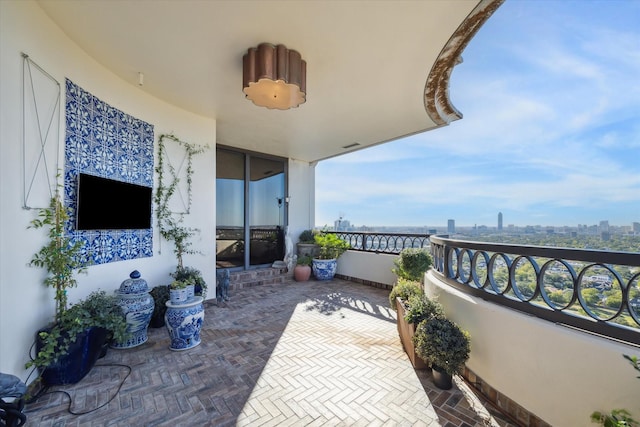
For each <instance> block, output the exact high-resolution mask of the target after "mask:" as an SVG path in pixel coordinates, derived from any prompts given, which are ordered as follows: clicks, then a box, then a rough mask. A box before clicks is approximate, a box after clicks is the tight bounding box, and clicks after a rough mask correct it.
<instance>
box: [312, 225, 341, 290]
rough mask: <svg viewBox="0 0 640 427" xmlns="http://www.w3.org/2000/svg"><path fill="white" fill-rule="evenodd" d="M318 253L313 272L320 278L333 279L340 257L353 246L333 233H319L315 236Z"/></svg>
mask: <svg viewBox="0 0 640 427" xmlns="http://www.w3.org/2000/svg"><path fill="white" fill-rule="evenodd" d="M314 239H315V242H316V245H318V254H317V255H316V256H315V257H314V258H313V261H312V268H313V274H314V275H315V276H316V278H317V279H318V280H331V279H333V276H335V274H336V269H337V267H338V258H339V257H340V255H342V254H343V253H344V252H346V251H347V250H348V249H349V248H350V247H351V246H350V245H349V243H348V242H345V241H344V240H342V239H341V238H339V237H338V236H337V235H335V234H333V233H325V232H323V233H318V234H316V235H315V237H314Z"/></svg>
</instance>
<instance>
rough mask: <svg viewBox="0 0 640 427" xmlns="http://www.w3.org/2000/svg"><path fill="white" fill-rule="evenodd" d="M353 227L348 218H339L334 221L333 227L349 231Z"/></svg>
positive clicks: (336, 229) (337, 229)
mask: <svg viewBox="0 0 640 427" xmlns="http://www.w3.org/2000/svg"><path fill="white" fill-rule="evenodd" d="M350 228H351V222H350V221H349V220H347V219H342V217H341V218H339V219H337V220H335V221H334V222H333V229H334V230H335V231H347V230H349V229H350Z"/></svg>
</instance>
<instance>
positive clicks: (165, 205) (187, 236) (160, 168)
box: [154, 134, 205, 268]
mask: <svg viewBox="0 0 640 427" xmlns="http://www.w3.org/2000/svg"><path fill="white" fill-rule="evenodd" d="M165 139H169V140H172V141H175V142H177V143H178V144H180V145H181V146H182V147H184V149H185V151H186V152H187V168H186V179H187V206H186V208H187V211H186V212H184V213H173V212H171V210H170V209H169V201H170V200H171V198H172V196H173V195H174V194H175V192H176V190H177V189H178V184H179V183H180V178H179V177H178V174H177V172H176V170H175V168H174V167H173V165H171V163H168V162H165V158H164V156H165V154H164V152H165V146H164V140H165ZM204 150H205V148H204V147H196V146H194V145H191V144H189V143H186V142H184V141H181V140H179V139H178V138H176V137H175V136H174V135H170V134H169V135H160V137H159V138H158V164H157V166H156V168H155V171H156V173H157V174H158V187H157V188H156V192H155V196H154V202H155V204H156V218H157V219H158V230H159V231H160V235H161V236H162V237H163V238H164V239H165V240H167V241H169V242H173V245H174V249H173V252H174V254H175V255H176V258H177V260H178V268H182V266H183V263H182V257H183V256H184V255H185V254H195V253H198V251H195V250H193V249H191V245H192V242H191V238H192V237H193V236H194V235H195V234H196V233H197V232H198V231H199V230H198V229H196V228H190V227H185V226H184V225H182V221H183V219H184V215H185V214H188V213H189V210H190V209H191V181H192V177H193V163H192V158H193V156H194V155H196V154H200V153H203V152H204ZM165 164H166V167H167V168H168V170H169V174H170V175H171V177H170V178H171V179H170V182H169V183H168V184H166V183H165V175H164V173H165Z"/></svg>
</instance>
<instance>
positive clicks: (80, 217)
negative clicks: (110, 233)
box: [76, 173, 151, 230]
mask: <svg viewBox="0 0 640 427" xmlns="http://www.w3.org/2000/svg"><path fill="white" fill-rule="evenodd" d="M145 228H151V187H145V186H142V185H136V184H129V183H126V182H122V181H116V180H113V179H107V178H101V177H98V176H93V175H87V174H84V173H80V174H78V203H77V217H76V229H77V230H128V229H145Z"/></svg>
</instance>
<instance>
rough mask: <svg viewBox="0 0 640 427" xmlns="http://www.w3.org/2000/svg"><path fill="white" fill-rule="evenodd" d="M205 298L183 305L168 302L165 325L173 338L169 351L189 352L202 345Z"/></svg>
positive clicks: (193, 299)
mask: <svg viewBox="0 0 640 427" xmlns="http://www.w3.org/2000/svg"><path fill="white" fill-rule="evenodd" d="M203 301H204V298H202V297H193V298H192V299H189V300H187V301H186V302H183V303H172V302H171V301H167V302H166V305H167V312H166V313H165V315H164V323H165V325H166V326H167V331H168V332H169V338H171V344H170V345H169V349H171V350H178V351H179V350H188V349H190V348H193V347H195V346H197V345H198V344H200V330H201V329H202V322H203V321H204V305H203V304H202V302H203Z"/></svg>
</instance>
